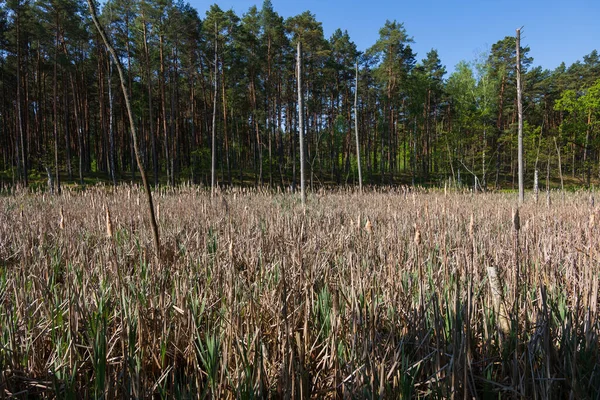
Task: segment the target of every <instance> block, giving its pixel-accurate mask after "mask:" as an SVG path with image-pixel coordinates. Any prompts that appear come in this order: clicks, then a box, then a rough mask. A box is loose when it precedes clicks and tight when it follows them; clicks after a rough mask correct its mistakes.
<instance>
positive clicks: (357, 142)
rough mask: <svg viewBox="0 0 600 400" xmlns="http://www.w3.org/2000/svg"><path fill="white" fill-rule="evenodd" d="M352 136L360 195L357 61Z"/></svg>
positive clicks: (360, 171)
mask: <svg viewBox="0 0 600 400" xmlns="http://www.w3.org/2000/svg"><path fill="white" fill-rule="evenodd" d="M354 136H355V137H356V163H357V165H358V188H359V190H360V191H361V193H362V170H361V167H360V141H359V140H358V61H357V62H356V88H355V89H354Z"/></svg>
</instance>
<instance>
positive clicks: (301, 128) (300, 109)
mask: <svg viewBox="0 0 600 400" xmlns="http://www.w3.org/2000/svg"><path fill="white" fill-rule="evenodd" d="M297 70H298V71H297V72H298V134H299V135H298V136H300V193H301V196H302V205H303V206H304V205H305V204H306V191H305V185H304V104H303V98H302V97H303V96H302V43H301V42H300V40H298V67H297Z"/></svg>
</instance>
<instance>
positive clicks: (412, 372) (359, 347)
mask: <svg viewBox="0 0 600 400" xmlns="http://www.w3.org/2000/svg"><path fill="white" fill-rule="evenodd" d="M154 195H155V205H156V215H157V219H158V224H159V228H160V235H161V254H160V257H159V256H157V255H156V254H155V251H154V249H153V243H152V233H151V230H150V225H149V223H148V221H147V220H146V215H147V214H146V212H145V210H146V209H145V207H146V203H145V197H144V194H143V192H141V190H140V189H139V187H138V186H126V185H120V186H117V187H112V186H99V187H88V188H87V189H85V190H75V189H74V188H73V187H69V186H66V187H65V190H63V194H62V195H61V196H51V195H49V194H48V193H38V194H33V193H31V192H27V191H24V190H17V191H15V192H14V193H13V194H11V195H5V196H1V197H0V398H2V397H6V396H8V397H10V396H12V395H14V396H21V397H27V396H29V397H31V396H33V397H41V398H52V397H55V396H56V397H59V398H90V397H96V398H98V397H105V398H117V397H119V398H123V397H127V398H131V397H134V398H148V397H161V398H196V397H213V398H251V397H258V398H261V397H271V398H290V397H294V398H309V397H312V398H335V397H340V398H366V397H369V398H372V397H385V398H410V397H417V396H421V397H423V396H427V397H432V398H448V397H451V396H452V395H455V394H456V395H459V396H463V394H465V395H466V396H468V397H476V398H492V397H493V398H498V397H499V396H501V397H503V398H507V397H508V398H511V397H512V398H568V397H569V396H572V397H573V398H596V397H597V396H598V394H599V391H600V389H599V388H600V361H599V360H600V355H599V346H600V341H599V337H598V327H599V322H598V283H599V278H600V262H599V261H600V260H599V259H598V257H599V255H600V252H599V250H600V241H599V240H598V237H599V235H600V226H599V223H600V214H599V209H598V208H597V207H596V205H595V202H596V200H595V196H596V195H597V194H596V193H594V192H589V191H578V192H574V193H561V192H558V191H552V192H550V195H549V197H547V196H546V194H545V193H544V194H541V195H540V197H539V200H538V201H537V202H536V201H535V200H534V197H533V195H532V194H531V193H527V197H526V202H525V204H524V205H522V206H521V207H520V208H519V209H518V212H517V211H516V210H517V208H516V204H517V203H516V195H515V194H514V193H480V194H473V193H470V192H458V191H450V190H448V191H447V192H445V191H444V189H435V190H426V189H419V190H410V189H408V188H406V187H403V188H389V187H388V188H385V189H378V190H377V191H374V190H373V191H366V192H365V193H364V194H360V193H357V192H356V191H351V190H341V189H339V190H322V191H320V192H318V193H311V194H309V196H308V202H307V205H306V207H305V208H304V207H303V206H302V205H301V204H300V202H299V198H298V196H296V195H291V194H276V193H273V192H272V191H261V190H255V189H243V188H235V189H231V190H227V191H222V192H218V194H217V196H216V197H215V198H211V197H210V193H209V192H208V191H206V190H205V189H202V188H199V187H194V186H191V187H189V186H184V187H177V188H167V187H162V188H159V189H158V190H156V191H155V192H154Z"/></svg>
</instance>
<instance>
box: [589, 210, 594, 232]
mask: <svg viewBox="0 0 600 400" xmlns="http://www.w3.org/2000/svg"><path fill="white" fill-rule="evenodd" d="M595 225H596V216H595V214H594V213H591V214H590V220H589V222H588V227H589V228H590V229H594V226H595Z"/></svg>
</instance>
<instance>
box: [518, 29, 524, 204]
mask: <svg viewBox="0 0 600 400" xmlns="http://www.w3.org/2000/svg"><path fill="white" fill-rule="evenodd" d="M521 97H522V93H521V29H517V108H518V112H519V137H518V141H519V149H518V152H519V153H518V159H519V203H520V204H523V201H524V200H525V183H524V179H523V178H524V177H523V173H524V172H523V101H522V98H521Z"/></svg>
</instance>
